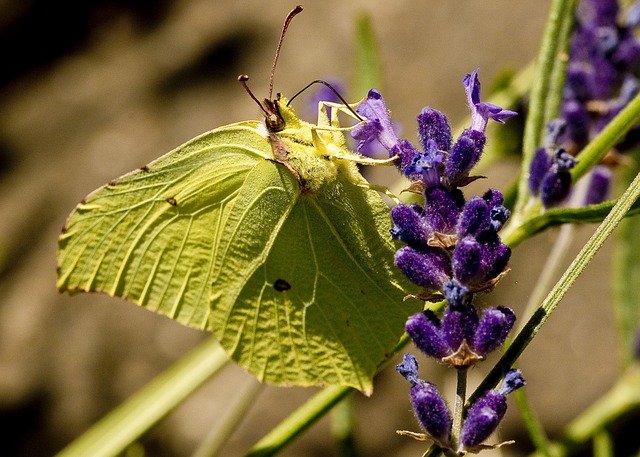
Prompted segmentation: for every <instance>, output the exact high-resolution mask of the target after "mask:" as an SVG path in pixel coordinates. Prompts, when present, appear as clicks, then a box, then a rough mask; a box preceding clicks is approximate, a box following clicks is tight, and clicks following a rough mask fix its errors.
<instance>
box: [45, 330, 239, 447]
mask: <svg viewBox="0 0 640 457" xmlns="http://www.w3.org/2000/svg"><path fill="white" fill-rule="evenodd" d="M228 360H229V359H228V358H227V356H226V355H225V353H224V351H223V350H222V348H220V345H219V344H218V342H217V341H215V340H214V339H213V338H209V339H207V340H205V341H204V342H202V343H201V344H200V345H199V346H198V347H196V348H195V349H194V350H193V351H191V352H190V353H189V354H187V355H186V356H184V357H182V358H181V359H180V360H179V361H178V362H177V363H175V364H174V365H173V366H171V367H170V368H169V369H168V370H166V371H164V372H163V373H162V374H160V375H159V376H157V377H156V378H154V379H153V380H152V381H151V382H149V383H148V384H147V385H145V386H144V387H143V388H142V389H141V390H140V391H138V392H136V393H135V394H134V395H132V396H130V397H129V398H128V399H127V400H126V401H125V402H124V403H123V404H122V405H120V406H118V408H116V409H114V410H113V411H111V412H110V413H109V414H108V415H107V416H105V417H104V418H103V419H101V420H100V422H98V423H97V424H95V425H94V426H93V427H91V428H90V429H89V430H87V431H86V432H85V433H83V434H82V435H81V436H80V437H79V438H77V439H76V440H75V441H73V442H72V443H71V444H69V445H68V446H67V447H65V448H64V449H63V450H62V451H61V452H60V453H59V454H57V455H58V457H84V456H88V455H90V456H92V457H109V456H115V455H120V454H121V453H122V452H124V451H125V450H126V449H127V447H128V446H130V445H131V443H132V442H134V441H135V440H137V439H139V438H140V436H142V435H143V434H144V433H146V432H147V431H148V430H149V429H150V428H151V427H153V426H154V425H155V424H156V423H158V422H159V421H160V420H161V419H162V418H164V417H165V416H166V415H167V414H168V413H169V412H171V411H172V410H173V409H174V408H175V407H176V406H178V405H179V404H181V403H182V402H183V401H184V400H185V399H186V398H187V397H188V396H189V395H191V394H192V393H193V392H195V390H196V389H198V388H199V387H200V386H202V384H203V383H204V382H206V381H208V380H210V379H211V377H212V376H213V375H214V374H216V373H217V372H218V370H220V368H222V367H223V366H224V365H225V364H226V363H227V361H228Z"/></svg>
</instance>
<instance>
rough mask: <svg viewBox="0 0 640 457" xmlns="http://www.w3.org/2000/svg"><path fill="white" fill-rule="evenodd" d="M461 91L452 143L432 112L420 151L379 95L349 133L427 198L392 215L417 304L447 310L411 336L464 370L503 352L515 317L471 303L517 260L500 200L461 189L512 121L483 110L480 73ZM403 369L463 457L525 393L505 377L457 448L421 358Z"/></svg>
mask: <svg viewBox="0 0 640 457" xmlns="http://www.w3.org/2000/svg"><path fill="white" fill-rule="evenodd" d="M462 82H463V85H464V88H465V92H466V94H467V99H468V104H469V108H470V110H471V125H470V127H469V128H467V129H465V130H464V131H463V132H462V133H461V134H460V136H459V137H458V138H457V139H455V141H454V139H453V137H452V134H451V127H450V125H449V121H448V119H447V117H446V116H445V115H444V114H443V113H441V112H440V111H437V110H435V109H432V108H428V107H427V108H424V109H423V110H422V111H421V112H420V114H419V115H418V118H417V121H418V136H419V140H420V145H421V148H420V149H419V148H417V147H415V146H414V145H413V144H412V143H411V142H410V141H408V140H406V139H400V138H399V137H398V135H397V134H396V132H395V130H394V129H393V127H392V125H393V124H392V121H391V119H390V116H389V112H388V110H387V107H386V104H385V102H384V100H383V98H382V95H381V94H380V93H379V92H378V91H377V90H375V89H372V90H371V91H369V94H368V97H367V98H366V99H365V100H364V101H363V102H362V103H361V104H360V105H359V106H358V107H357V109H356V111H357V112H358V114H360V115H361V116H362V117H363V118H365V120H364V121H363V122H362V123H360V124H358V125H357V126H355V127H354V128H353V129H352V132H351V134H352V136H353V137H354V138H355V139H356V140H358V150H361V149H362V148H364V147H365V146H366V145H367V144H369V143H370V142H372V141H377V142H379V143H380V144H381V145H382V146H383V147H384V148H385V149H386V150H387V151H388V153H389V156H390V157H392V158H394V157H395V158H396V160H395V163H396V166H397V168H398V169H399V171H400V172H401V173H402V174H403V175H404V176H406V177H407V178H408V179H409V180H410V181H411V186H410V188H409V190H411V191H412V192H415V193H418V194H420V195H421V196H422V198H423V200H422V202H421V204H411V205H405V204H398V205H397V206H395V207H394V208H392V210H391V218H392V220H393V223H394V226H393V228H392V229H391V236H392V238H394V239H396V240H399V241H400V242H402V243H403V244H404V246H402V247H400V248H399V249H398V251H397V252H396V255H395V264H396V266H397V267H398V268H399V269H400V270H401V271H402V272H403V273H404V274H405V276H406V277H407V278H408V279H409V280H410V281H412V282H413V283H414V284H416V285H418V286H420V287H421V288H422V292H421V293H420V294H418V295H417V297H418V298H420V299H423V300H429V301H436V300H440V299H442V298H445V299H446V301H447V307H446V309H445V311H444V313H443V316H442V318H440V317H438V316H437V315H436V314H435V313H434V312H432V311H425V312H423V313H418V314H416V315H414V316H411V317H410V318H409V319H408V321H407V323H406V326H405V329H406V331H407V333H408V334H409V336H411V338H412V339H413V341H414V343H415V345H416V346H417V347H418V348H419V349H420V350H421V351H422V352H424V353H425V354H426V355H427V356H430V357H433V358H436V359H437V360H438V361H441V362H444V363H447V364H449V365H451V366H455V367H457V368H460V369H466V368H467V367H468V366H470V365H472V364H474V363H476V362H478V361H479V360H482V359H483V358H484V357H485V356H486V355H487V354H488V353H489V352H491V351H493V350H495V349H497V348H498V347H499V346H500V345H502V343H503V342H504V341H505V339H506V337H507V335H508V333H509V331H510V330H511V328H512V327H513V324H514V322H515V315H514V313H513V311H511V310H510V309H509V308H506V307H496V308H487V309H485V310H484V311H482V312H478V310H477V309H476V307H475V306H474V304H473V298H474V295H475V294H476V293H477V292H481V291H488V290H490V289H492V288H493V287H494V286H495V284H496V283H497V282H498V281H499V280H500V278H501V277H502V276H503V275H504V273H505V272H506V267H507V263H508V261H509V257H510V255H511V251H510V249H509V247H508V246H507V245H505V244H504V243H502V241H501V239H500V237H499V235H498V232H499V230H500V229H501V228H502V226H503V225H504V224H505V222H506V221H507V219H508V218H509V215H510V213H509V211H508V210H507V208H505V206H504V204H503V196H502V194H501V193H500V192H499V191H497V190H494V189H490V190H488V191H487V192H485V193H484V195H482V196H475V197H472V198H470V199H468V200H466V199H465V196H464V194H463V193H462V191H461V189H460V188H461V187H464V186H466V185H467V184H469V183H470V182H472V181H474V180H475V179H477V178H478V177H474V176H472V175H470V172H471V170H472V168H473V167H474V166H475V165H476V164H477V163H478V161H479V160H480V156H481V154H482V151H483V149H484V145H485V143H486V136H485V129H486V126H487V123H488V122H489V120H494V121H496V122H499V123H503V122H504V120H505V119H507V118H509V117H511V116H514V115H515V114H516V113H515V112H513V111H509V110H506V109H503V108H500V107H499V106H496V105H493V104H491V103H486V102H482V101H480V81H479V79H478V70H477V69H476V70H475V71H473V72H472V73H471V74H467V75H466V76H465V77H464V79H463V81H462ZM397 369H398V371H399V372H400V373H401V374H402V375H403V376H404V377H405V378H406V379H407V380H408V381H409V383H410V384H411V393H410V397H411V402H412V405H413V408H414V411H415V413H416V417H417V418H418V420H419V422H420V424H421V426H422V428H423V429H424V430H425V431H426V432H427V433H428V435H429V436H430V437H431V438H432V439H433V440H434V441H436V442H437V443H438V444H439V445H441V446H443V447H446V448H448V449H454V450H457V451H458V452H466V451H468V450H472V449H476V448H477V447H478V446H479V445H481V443H482V442H483V441H484V440H485V439H486V438H487V437H488V436H489V435H490V434H491V433H492V432H493V430H494V429H495V428H496V427H497V425H498V422H500V419H501V418H502V416H503V415H504V412H505V409H506V404H505V403H504V402H505V400H504V397H505V395H506V394H507V393H508V392H510V391H511V390H513V389H515V388H517V387H519V386H521V385H523V384H524V380H522V377H521V375H520V373H519V372H513V373H512V372H509V374H507V377H506V378H505V386H507V387H503V388H502V389H500V390H497V391H493V390H492V391H489V392H485V394H484V395H483V396H482V397H480V399H478V400H477V401H476V402H475V403H474V404H473V405H472V406H471V407H470V408H469V410H468V411H467V416H466V419H465V421H464V423H463V424H462V427H461V430H460V431H458V432H459V433H456V434H455V435H456V436H458V435H459V437H460V439H459V440H458V442H451V441H452V438H451V436H452V420H451V414H450V413H449V409H448V408H447V406H446V403H445V402H444V400H443V398H442V396H441V395H440V393H439V392H438V390H437V388H436V387H435V386H434V385H433V384H430V383H428V382H425V381H422V380H421V379H419V378H418V374H417V370H418V364H417V361H416V359H415V358H414V357H413V356H411V355H406V356H405V358H404V362H403V363H402V364H400V365H398V367H397Z"/></svg>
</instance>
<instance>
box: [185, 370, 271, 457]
mask: <svg viewBox="0 0 640 457" xmlns="http://www.w3.org/2000/svg"><path fill="white" fill-rule="evenodd" d="M263 389H264V384H262V383H261V382H260V381H258V380H257V379H256V378H254V377H253V376H250V377H248V379H247V380H246V381H245V382H244V383H242V384H241V385H239V386H237V392H235V393H234V395H235V397H236V398H235V399H234V402H233V404H232V405H231V406H229V407H228V408H227V409H225V410H224V411H222V412H221V414H220V418H219V424H220V425H218V426H216V427H214V428H212V429H211V431H209V433H208V434H207V436H206V437H205V439H204V440H203V441H202V443H200V445H199V446H198V449H196V451H195V452H194V453H193V455H192V456H191V457H211V456H215V455H218V451H219V450H220V448H221V447H222V446H223V445H224V444H225V443H226V442H227V440H228V439H229V437H230V436H231V435H232V434H233V432H235V431H236V429H237V427H238V424H239V423H240V422H242V420H243V419H244V418H245V417H246V414H247V411H248V410H249V409H251V407H253V405H254V404H255V401H256V397H257V396H258V394H259V393H260V392H262V390H263Z"/></svg>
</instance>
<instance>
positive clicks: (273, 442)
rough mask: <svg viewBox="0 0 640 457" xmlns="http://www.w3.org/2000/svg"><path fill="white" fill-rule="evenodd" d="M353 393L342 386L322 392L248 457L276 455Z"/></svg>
mask: <svg viewBox="0 0 640 457" xmlns="http://www.w3.org/2000/svg"><path fill="white" fill-rule="evenodd" d="M352 391H353V389H351V388H350V387H340V386H331V387H327V388H325V389H324V390H321V391H320V392H318V393H317V394H316V395H314V396H313V397H312V398H311V399H310V400H309V401H307V402H306V403H305V404H304V405H302V406H301V407H300V408H298V409H297V410H295V411H294V412H293V413H292V414H291V415H290V416H289V417H287V418H286V419H285V420H283V421H282V422H280V424H278V426H277V427H276V428H274V429H273V430H271V432H269V434H267V435H265V436H264V437H263V438H262V439H261V440H260V441H258V442H257V443H256V444H255V445H254V446H253V447H252V448H251V450H250V451H249V452H248V453H247V456H251V457H256V456H261V457H263V456H269V455H274V454H275V453H276V452H278V451H279V450H281V449H282V448H283V447H285V446H286V445H287V444H288V443H290V442H291V441H293V439H294V438H295V437H296V436H298V435H299V434H300V433H302V432H303V431H305V430H306V429H307V428H309V427H311V425H312V424H313V423H314V422H315V421H316V420H317V419H319V418H320V417H322V416H323V415H324V414H325V413H327V412H328V411H329V410H331V408H333V406H335V405H337V404H338V403H339V402H340V400H342V399H343V398H345V397H346V396H347V395H349V394H350V393H351V392H352Z"/></svg>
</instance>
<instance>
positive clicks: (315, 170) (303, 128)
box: [267, 98, 362, 194]
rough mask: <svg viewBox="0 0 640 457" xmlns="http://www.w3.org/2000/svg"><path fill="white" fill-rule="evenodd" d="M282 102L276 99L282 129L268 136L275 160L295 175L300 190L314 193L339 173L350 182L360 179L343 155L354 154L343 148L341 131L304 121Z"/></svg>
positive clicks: (353, 165) (344, 145) (356, 171)
mask: <svg viewBox="0 0 640 457" xmlns="http://www.w3.org/2000/svg"><path fill="white" fill-rule="evenodd" d="M286 103H287V100H286V99H284V98H280V99H279V100H278V101H277V107H278V111H279V113H280V114H281V116H282V119H283V120H284V128H283V129H282V130H280V131H278V132H269V133H268V136H269V140H270V142H271V146H272V148H273V153H274V158H275V160H276V161H277V162H279V163H282V164H283V165H284V166H286V167H287V169H289V171H290V172H291V173H292V174H293V175H294V176H295V178H296V179H297V181H298V184H299V186H300V189H301V191H302V193H303V194H313V193H317V192H319V191H320V190H321V189H322V188H323V187H324V186H325V185H326V184H328V183H331V182H333V181H335V180H336V179H338V177H339V176H340V175H345V176H346V177H348V178H349V180H351V181H352V182H357V181H359V180H361V179H362V178H361V176H360V174H359V172H358V170H357V167H356V166H355V164H354V163H353V162H351V161H349V160H348V159H345V158H344V157H349V156H351V155H353V154H354V153H353V152H351V151H350V150H349V149H348V148H347V147H346V140H345V137H344V135H343V133H342V132H341V131H338V130H335V129H334V130H327V129H326V127H329V125H328V124H327V125H326V126H324V125H314V124H310V123H308V122H304V121H303V120H301V119H300V118H299V117H298V115H297V114H296V113H295V111H294V110H293V109H292V108H291V107H289V106H287V104H286ZM267 130H268V129H267Z"/></svg>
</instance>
